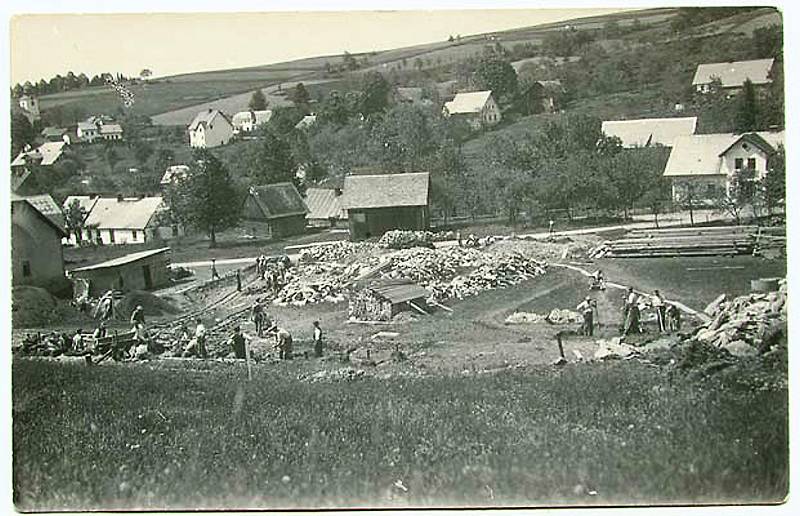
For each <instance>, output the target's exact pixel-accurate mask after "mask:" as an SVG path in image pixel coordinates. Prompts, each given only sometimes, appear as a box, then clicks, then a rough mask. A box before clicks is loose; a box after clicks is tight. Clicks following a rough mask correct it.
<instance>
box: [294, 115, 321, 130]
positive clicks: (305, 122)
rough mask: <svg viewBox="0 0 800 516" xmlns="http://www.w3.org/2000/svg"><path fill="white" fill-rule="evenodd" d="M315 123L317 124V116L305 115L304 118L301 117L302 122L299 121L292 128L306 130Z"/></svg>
mask: <svg viewBox="0 0 800 516" xmlns="http://www.w3.org/2000/svg"><path fill="white" fill-rule="evenodd" d="M315 123H317V115H306V116H304V117H303V119H302V120H300V121H299V122H297V123H296V124H295V125H294V128H295V129H308V128H309V127H311V126H312V125H314V124H315Z"/></svg>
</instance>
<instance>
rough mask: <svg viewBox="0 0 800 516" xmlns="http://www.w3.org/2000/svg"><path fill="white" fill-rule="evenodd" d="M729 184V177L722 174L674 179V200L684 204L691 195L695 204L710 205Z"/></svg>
mask: <svg viewBox="0 0 800 516" xmlns="http://www.w3.org/2000/svg"><path fill="white" fill-rule="evenodd" d="M727 184H728V180H727V177H726V176H724V175H722V174H719V175H705V176H679V177H673V178H672V200H673V202H676V203H682V202H685V201H687V200H688V198H689V196H690V194H691V198H692V199H693V200H694V202H695V203H697V204H704V203H706V204H708V203H710V202H711V201H712V200H713V199H715V198H716V197H717V196H718V195H719V194H720V193H721V192H722V191H723V190H724V189H725V188H727ZM690 188H691V191H690V190H689V189H690Z"/></svg>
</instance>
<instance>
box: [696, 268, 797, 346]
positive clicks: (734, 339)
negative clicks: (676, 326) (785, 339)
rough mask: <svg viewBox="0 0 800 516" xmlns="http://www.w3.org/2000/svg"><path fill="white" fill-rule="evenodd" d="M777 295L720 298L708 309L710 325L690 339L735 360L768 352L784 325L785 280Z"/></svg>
mask: <svg viewBox="0 0 800 516" xmlns="http://www.w3.org/2000/svg"><path fill="white" fill-rule="evenodd" d="M779 284H780V287H779V290H778V291H776V292H768V293H752V294H748V295H745V296H739V297H736V298H734V299H730V300H729V299H727V297H726V296H720V297H719V298H717V299H716V300H715V301H714V302H713V303H711V304H710V305H709V306H708V307H706V310H705V312H706V314H707V315H709V316H710V317H712V319H711V321H710V322H708V323H706V324H705V325H703V326H701V327H700V328H698V329H697V331H696V332H695V333H694V334H693V335H692V338H693V339H694V340H696V341H699V342H704V343H707V344H711V345H713V346H716V347H719V348H724V349H726V350H728V351H729V352H730V353H731V354H733V355H736V356H748V355H756V354H758V353H759V352H763V351H767V349H768V348H769V346H770V344H771V341H772V340H773V337H774V336H775V335H776V334H780V333H782V332H783V331H784V330H783V328H784V327H785V325H786V320H787V319H786V296H787V286H786V280H785V279H782V280H780V282H779Z"/></svg>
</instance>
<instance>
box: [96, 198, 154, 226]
mask: <svg viewBox="0 0 800 516" xmlns="http://www.w3.org/2000/svg"><path fill="white" fill-rule="evenodd" d="M162 209H164V206H163V201H162V199H161V197H160V196H154V197H133V198H130V197H129V198H124V199H122V200H121V201H120V200H118V199H117V198H116V197H101V198H98V199H97V202H96V203H95V205H94V208H92V211H91V212H90V213H89V216H88V217H86V222H85V225H86V226H88V227H96V228H97V229H136V230H143V229H144V228H146V227H147V225H148V223H149V222H150V220H151V219H152V218H153V215H155V214H156V212H158V211H159V210H162Z"/></svg>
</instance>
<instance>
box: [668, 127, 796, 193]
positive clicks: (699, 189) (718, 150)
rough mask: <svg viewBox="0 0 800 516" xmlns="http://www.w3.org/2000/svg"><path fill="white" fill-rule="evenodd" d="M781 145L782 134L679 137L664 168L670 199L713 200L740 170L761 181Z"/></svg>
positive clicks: (762, 133)
mask: <svg viewBox="0 0 800 516" xmlns="http://www.w3.org/2000/svg"><path fill="white" fill-rule="evenodd" d="M783 142H784V133H783V131H780V132H752V133H745V134H693V135H689V136H679V137H678V138H676V139H675V142H674V145H673V147H672V150H671V152H670V155H669V160H668V161H667V165H666V167H665V169H664V177H666V178H668V179H670V180H671V182H672V198H673V200H674V201H675V202H681V201H684V200H686V199H687V197H692V198H694V199H697V200H710V199H714V198H715V197H717V196H718V195H720V194H721V192H723V191H725V190H727V189H728V188H729V186H730V182H731V177H732V176H733V174H735V173H736V172H737V171H741V170H752V171H753V173H754V179H756V180H760V179H762V178H763V177H764V176H765V175H766V173H767V170H768V166H769V159H770V157H771V156H772V155H773V154H774V153H775V151H776V150H777V149H778V147H779V146H782V145H783Z"/></svg>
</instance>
